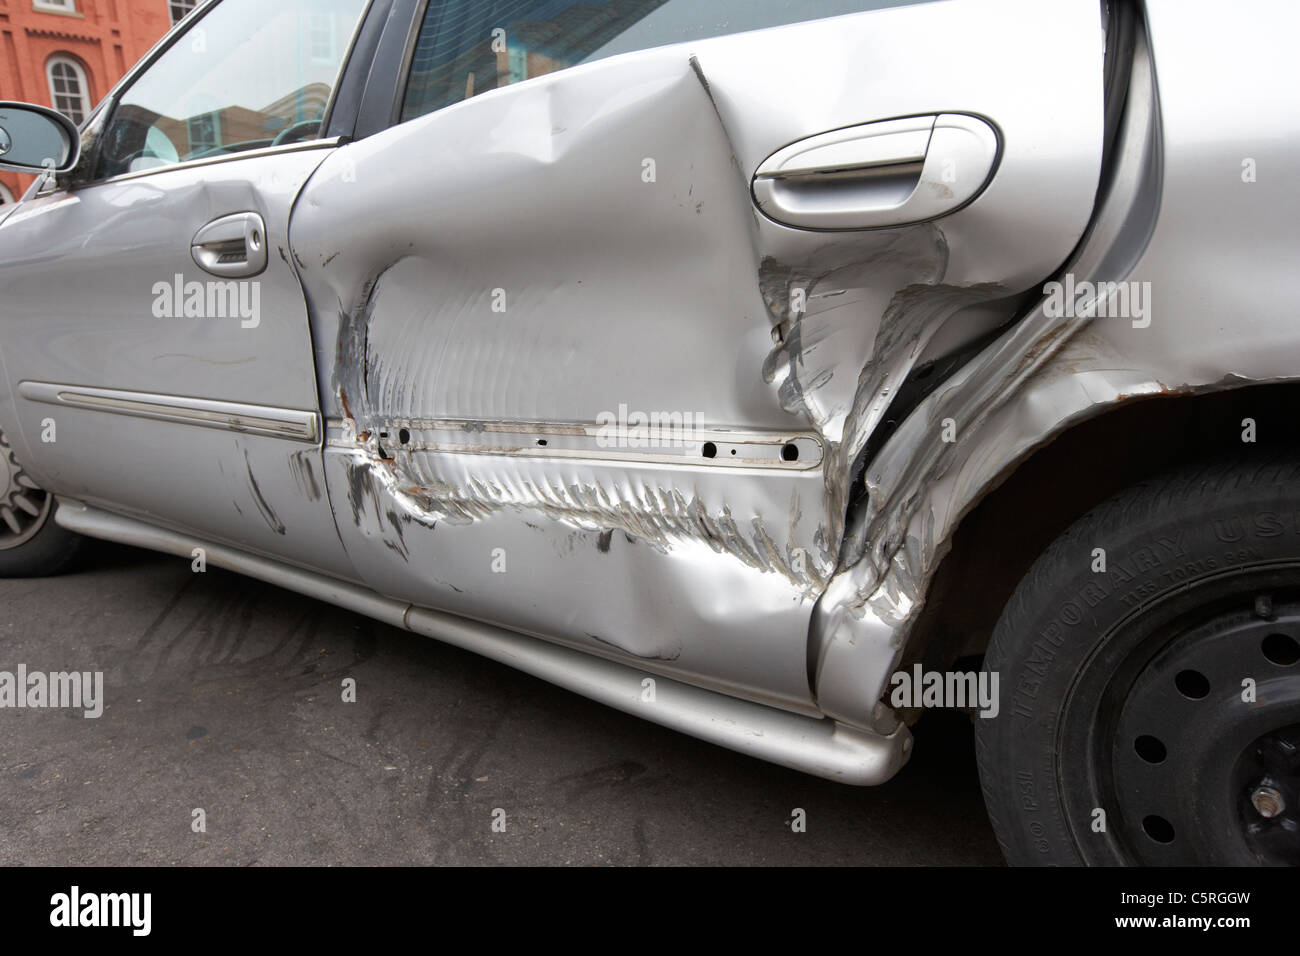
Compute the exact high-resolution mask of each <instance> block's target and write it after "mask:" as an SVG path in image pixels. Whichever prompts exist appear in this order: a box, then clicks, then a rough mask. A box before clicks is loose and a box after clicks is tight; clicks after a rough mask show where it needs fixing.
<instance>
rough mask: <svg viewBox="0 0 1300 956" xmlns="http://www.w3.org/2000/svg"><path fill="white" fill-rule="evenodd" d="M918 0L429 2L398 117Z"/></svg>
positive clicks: (436, 0) (404, 117) (435, 0)
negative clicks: (621, 59)
mask: <svg viewBox="0 0 1300 956" xmlns="http://www.w3.org/2000/svg"><path fill="white" fill-rule="evenodd" d="M915 2H918V0H429V6H428V8H427V9H426V11H425V15H424V21H423V23H422V24H421V27H420V35H419V38H418V40H417V41H416V47H415V54H414V56H413V57H412V60H411V72H410V76H409V78H408V80H407V87H406V95H405V98H404V100H403V103H402V114H401V118H402V120H403V121H406V120H409V119H414V118H415V117H417V116H423V115H424V114H425V113H431V112H433V111H434V110H438V109H442V108H443V107H444V106H450V105H451V104H453V103H459V102H460V101H461V100H464V99H468V98H469V97H471V96H474V95H476V94H478V93H485V92H487V91H488V90H495V89H498V88H499V87H502V86H507V85H509V84H511V83H518V82H521V81H522V80H527V79H531V78H532V77H535V76H543V75H544V74H547V73H554V72H556V71H558V70H563V69H566V68H568V67H570V66H576V65H578V64H579V63H587V62H590V61H592V60H597V59H601V58H603V57H607V56H613V55H615V54H617V53H627V52H630V51H633V50H644V49H649V48H650V47H656V46H664V45H666V44H669V43H681V42H684V41H686V40H700V39H705V38H708V37H715V36H723V35H725V34H728V33H739V32H742V31H745V30H757V29H760V28H762V27H772V26H780V25H782V24H786V23H797V22H800V21H803V20H817V19H820V18H822V17H833V16H838V15H840V14H845V13H856V12H859V11H862V10H872V9H876V8H879V7H891V6H901V5H903V4H907V3H915Z"/></svg>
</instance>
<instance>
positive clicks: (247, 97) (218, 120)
mask: <svg viewBox="0 0 1300 956" xmlns="http://www.w3.org/2000/svg"><path fill="white" fill-rule="evenodd" d="M365 5H366V0H276V2H275V3H266V2H265V0H225V2H223V3H221V4H218V5H217V6H216V8H214V9H213V10H212V11H211V12H209V13H208V14H207V15H206V16H204V17H203V18H202V19H201V20H200V21H198V22H197V23H196V24H195V25H194V27H193V28H192V29H190V30H189V31H188V32H186V33H185V34H184V35H183V36H181V37H180V38H179V40H178V41H177V42H176V43H174V44H173V45H172V46H171V47H170V48H168V50H167V52H166V53H164V54H163V55H162V56H161V57H160V58H159V59H158V60H157V61H156V62H155V63H154V64H153V65H152V66H150V67H149V69H148V70H147V71H146V72H145V73H144V74H143V75H142V76H141V77H140V78H139V79H138V80H136V82H134V83H133V84H132V85H131V86H130V87H129V88H128V89H127V90H126V91H125V92H124V93H123V95H122V97H121V101H120V103H119V105H118V107H117V109H116V111H115V112H114V114H113V118H112V120H111V121H110V123H109V125H108V128H107V129H106V130H105V132H104V137H103V145H102V147H101V154H100V166H99V170H98V175H99V176H114V175H117V174H119V173H125V172H134V171H138V170H141V169H149V168H152V167H154V166H162V165H166V164H169V163H175V162H185V161H187V160H193V159H204V158H207V157H211V156H220V155H225V154H228V153H234V152H240V151H243V150H249V149H259V148H262V147H264V146H272V145H280V144H284V143H296V142H303V141H305V140H310V139H315V138H317V137H318V136H319V135H320V133H321V121H322V119H323V118H324V115H325V108H326V105H327V104H328V102H329V99H330V94H331V93H332V91H333V86H334V83H335V80H336V77H337V76H338V74H339V69H340V67H341V65H342V62H343V58H344V56H346V55H347V51H348V46H349V44H350V43H351V40H352V33H353V30H354V28H355V27H356V23H357V20H358V18H359V17H360V16H361V13H362V11H363V10H364V8H365Z"/></svg>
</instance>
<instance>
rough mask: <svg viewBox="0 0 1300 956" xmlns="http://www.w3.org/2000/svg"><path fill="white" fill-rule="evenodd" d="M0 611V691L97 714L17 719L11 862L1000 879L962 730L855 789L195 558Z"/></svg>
mask: <svg viewBox="0 0 1300 956" xmlns="http://www.w3.org/2000/svg"><path fill="white" fill-rule="evenodd" d="M0 607H3V608H4V611H3V614H2V615H0V670H8V671H13V670H14V669H16V667H17V665H18V664H19V663H24V664H26V665H27V667H28V669H29V670H45V671H52V670H79V671H87V670H90V671H94V670H102V671H103V672H104V695H105V698H106V704H105V709H104V714H103V716H102V717H100V718H99V719H97V720H87V719H85V718H84V717H82V715H81V711H79V710H78V711H72V710H67V711H64V710H12V709H5V710H0V781H2V782H0V864H4V865H14V864H43V865H56V864H62V865H77V866H82V865H109V866H117V865H129V864H188V865H193V864H226V865H247V864H263V865H274V864H333V865H359V864H427V863H435V864H578V865H589V864H978V863H1000V862H1001V858H1000V855H999V854H998V850H997V845H996V843H995V842H994V839H993V835H992V832H991V831H990V829H989V826H988V824H987V822H986V821H985V817H984V807H983V804H982V802H981V799H980V794H979V786H978V782H977V779H976V772H975V761H974V754H973V749H972V743H971V729H970V723H969V720H967V719H966V718H964V717H961V716H959V715H947V714H933V715H930V716H928V717H927V718H926V720H925V721H924V722H923V724H922V725H921V727H920V728H919V730H920V732H921V740H920V741H919V744H918V747H917V752H916V755H915V756H914V758H913V760H912V762H911V764H910V765H909V766H908V767H906V768H905V769H904V770H903V772H902V774H901V775H900V776H899V777H898V778H896V779H895V780H893V781H892V782H891V783H889V784H888V785H886V786H884V787H879V788H875V789H855V788H851V787H845V786H841V785H838V784H834V783H829V782H826V781H822V780H817V779H814V778H811V777H806V776H804V775H802V774H799V773H795V772H793V771H789V770H785V769H783V768H780V767H774V766H770V765H767V764H764V763H761V762H759V761H757V760H753V759H750V758H746V757H742V756H740V755H738V754H733V753H731V752H730V751H726V750H722V749H719V748H717V747H714V746H712V745H709V744H705V743H702V742H700V741H696V740H692V739H690V738H688V737H684V736H681V735H679V734H676V733H673V732H671V731H668V730H664V729H662V728H659V727H656V726H654V725H652V724H649V723H645V722H643V721H641V720H638V719H636V718H634V717H631V716H627V715H624V714H621V713H618V712H616V711H613V710H610V709H608V708H606V707H602V706H601V705H599V704H595V703H592V702H590V701H587V700H584V699H583V698H580V697H577V696H575V695H573V694H570V693H568V692H566V691H563V690H560V689H558V688H555V687H552V686H551V685H549V684H546V683H544V682H542V681H540V680H536V679H534V678H532V677H529V676H527V675H524V674H520V673H518V672H515V671H512V670H510V669H509V668H506V667H504V666H501V665H498V664H494V663H492V662H490V661H487V660H484V659H482V658H479V657H476V656H475V655H473V654H469V653H465V652H462V651H459V650H456V649H454V648H450V647H447V646H444V645H441V644H438V643H437V642H435V641H430V640H428V639H427V638H422V637H417V636H415V635H412V634H407V633H404V632H402V631H400V630H397V629H395V628H391V627H387V626H384V625H381V624H378V623H374V622H371V621H369V620H368V619H366V618H363V617H359V616H357V615H355V614H352V613H349V612H347V611H342V610H339V609H337V608H334V607H332V606H330V605H327V604H323V603H321V602H319V601H315V600H311V599H308V598H304V597H301V596H299V595H297V594H294V593H291V592H289V591H284V590H281V589H279V588H275V587H272V586H270V585H266V584H262V583H260V582H257V581H253V580H251V579H248V578H244V577H241V576H239V575H235V574H230V573H227V572H224V571H220V570H216V569H211V568H210V569H209V570H208V571H207V572H206V573H204V574H194V573H193V572H191V570H190V562H189V559H179V558H170V557H165V556H160V555H155V554H150V553H146V552H140V551H134V550H131V549H126V548H118V547H111V546H108V545H100V546H97V547H96V549H95V553H94V555H93V556H92V557H91V558H90V559H89V561H88V562H87V567H86V569H85V570H82V571H80V572H77V573H74V574H71V575H68V576H65V577H61V578H54V579H47V580H0ZM347 677H351V678H355V680H356V688H357V691H356V692H357V702H356V703H344V702H343V700H342V681H343V679H344V678H347ZM796 807H800V808H803V809H804V810H805V811H806V813H807V831H806V832H804V833H793V832H791V828H790V826H789V822H788V821H789V820H790V818H791V811H792V810H793V809H794V808H796ZM195 808H202V809H203V810H204V813H205V814H206V820H207V832H206V833H194V832H192V831H191V820H192V812H193V810H194V809H195ZM498 808H500V809H502V810H504V811H505V814H506V817H505V818H506V832H504V833H494V832H493V830H492V821H493V811H494V810H496V809H498Z"/></svg>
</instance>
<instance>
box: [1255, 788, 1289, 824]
mask: <svg viewBox="0 0 1300 956" xmlns="http://www.w3.org/2000/svg"><path fill="white" fill-rule="evenodd" d="M1250 803H1251V806H1253V807H1254V808H1255V811H1256V812H1257V813H1258V814H1259V815H1260V816H1261V817H1268V818H1271V817H1275V816H1277V815H1278V814H1279V813H1281V812H1282V811H1283V810H1285V809H1286V800H1284V799H1283V798H1282V794H1281V793H1279V792H1278V791H1277V790H1275V789H1273V788H1272V787H1256V788H1255V792H1254V793H1252V794H1251V795H1250Z"/></svg>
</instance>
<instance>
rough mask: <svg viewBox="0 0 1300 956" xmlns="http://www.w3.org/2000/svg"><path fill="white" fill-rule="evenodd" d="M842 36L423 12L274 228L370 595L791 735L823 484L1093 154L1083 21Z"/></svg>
mask: <svg viewBox="0 0 1300 956" xmlns="http://www.w3.org/2000/svg"><path fill="white" fill-rule="evenodd" d="M874 6H879V4H873V3H870V2H865V0H864V2H861V3H849V4H845V3H841V2H822V0H814V2H810V3H807V4H801V5H798V7H797V8H796V10H794V11H792V10H791V9H790V8H789V5H787V4H784V3H767V2H764V3H747V4H743V5H739V4H732V3H728V4H721V5H714V4H698V3H695V2H693V0H667V2H655V0H609V2H604V3H591V2H586V3H571V2H567V0H524V2H516V3H504V2H501V3H496V2H473V0H430V2H429V3H428V5H427V8H426V9H425V11H424V13H423V15H422V16H421V17H420V18H418V22H417V23H416V29H415V30H413V31H412V37H411V40H410V46H409V50H408V54H407V56H406V57H405V60H404V62H405V63H407V64H408V66H406V67H405V68H404V72H403V76H402V78H401V82H399V83H398V84H397V88H398V90H399V97H398V99H397V101H396V102H394V103H393V104H392V111H391V122H386V123H385V124H384V125H385V126H386V127H387V128H384V129H382V130H381V131H378V132H376V133H375V134H374V135H372V136H369V137H367V138H364V139H361V140H359V141H358V142H355V143H351V144H348V145H346V146H344V147H343V148H341V149H339V150H337V151H335V152H333V153H332V154H330V155H329V156H328V157H327V158H326V159H325V161H324V162H323V163H322V164H321V166H320V168H319V169H318V170H317V172H316V173H315V175H314V176H313V177H312V179H311V181H310V182H309V183H308V184H307V186H306V187H305V188H304V190H303V194H302V197H301V199H300V201H299V203H298V205H297V207H296V210H295V213H294V217H293V221H292V226H291V236H290V238H291V243H292V248H293V253H294V256H295V258H296V260H297V262H298V263H299V271H300V275H301V279H302V282H303V286H304V288H305V290H306V294H307V298H308V304H309V310H310V313H311V324H312V334H313V339H314V343H315V348H316V351H317V357H318V366H319V368H320V370H321V372H320V375H321V381H320V386H321V388H320V391H321V400H322V408H323V411H324V414H325V417H326V431H327V435H326V439H327V441H326V449H325V462H326V463H325V468H326V474H327V482H326V484H327V487H328V492H329V496H330V499H331V502H332V504H333V508H334V512H335V515H336V518H337V521H338V525H339V529H340V534H341V535H342V537H343V539H344V542H345V546H346V548H347V551H348V554H349V556H350V558H351V560H352V563H353V564H354V565H355V567H356V568H357V569H358V572H359V574H360V575H361V576H362V577H363V578H364V579H365V581H366V583H367V584H368V585H370V586H371V587H372V588H374V589H375V590H377V591H379V592H381V593H383V594H385V595H387V596H389V597H393V598H397V599H400V600H402V601H409V602H412V603H414V604H417V605H423V606H426V607H433V608H437V609H441V610H445V611H450V612H453V613H455V614H458V615H463V616H467V617H471V618H477V619H480V620H483V621H488V622H493V623H497V624H501V625H504V626H507V627H509V628H512V629H515V630H519V631H524V632H526V633H530V634H534V635H537V636H540V637H544V638H546V639H548V640H552V641H557V642H560V643H564V644H568V645H571V646H574V647H577V648H580V649H582V650H584V651H588V652H591V653H595V654H599V655H604V656H607V657H611V658H614V659H618V660H622V661H625V662H629V663H633V664H634V665H635V666H636V667H637V668H638V669H641V670H645V671H650V672H652V673H663V674H668V675H671V676H673V677H676V678H679V679H681V680H684V681H687V682H690V683H695V684H698V685H702V686H706V687H712V688H716V689H720V690H723V691H725V692H727V693H730V694H733V695H736V696H741V697H746V698H749V699H752V700H757V701H762V702H764V703H769V704H773V705H775V706H778V707H782V708H785V709H788V710H792V711H797V712H802V713H809V714H813V715H820V714H821V713H823V712H824V710H823V708H822V706H821V702H820V701H819V699H818V688H817V687H816V686H814V681H813V674H814V670H815V669H814V668H813V667H811V666H810V664H811V663H813V662H810V660H809V648H808V630H809V622H810V619H811V615H812V612H813V608H814V606H815V605H816V603H817V601H818V600H819V598H820V597H821V596H822V594H823V592H824V590H825V588H826V585H827V582H828V580H829V578H830V576H831V574H832V573H833V571H834V570H835V569H836V566H837V561H838V558H839V548H840V544H841V541H842V538H843V535H844V525H845V515H846V510H847V508H848V507H849V500H850V489H851V487H852V485H853V477H854V474H855V466H856V464H857V462H858V461H859V459H860V456H861V455H862V453H863V451H864V449H865V448H866V446H867V443H868V441H869V440H870V438H871V436H872V434H873V433H874V432H876V430H877V429H878V428H879V427H880V425H881V423H882V421H884V420H885V418H886V415H887V413H888V411H889V408H890V405H891V402H893V400H894V397H895V395H896V394H897V390H898V388H899V386H900V384H901V383H902V382H903V380H904V378H906V377H907V376H908V374H909V372H911V371H912V370H913V369H915V368H918V367H921V366H923V365H925V364H926V363H929V362H932V361H936V360H939V359H942V358H944V357H946V356H950V355H953V354H956V353H959V352H960V351H961V350H962V349H963V348H964V347H966V346H968V345H970V344H971V343H973V342H976V341H978V340H980V339H981V338H983V337H984V336H987V335H988V334H989V333H990V332H992V331H994V330H996V329H998V328H1000V327H1002V326H1004V325H1005V324H1006V323H1008V322H1009V321H1011V320H1012V319H1013V318H1014V316H1015V315H1016V312H1017V309H1018V308H1019V306H1020V304H1021V302H1022V301H1023V297H1024V294H1025V293H1026V292H1027V291H1029V290H1033V289H1034V288H1035V287H1037V286H1038V285H1040V284H1041V282H1042V281H1043V279H1044V278H1045V277H1048V276H1050V275H1051V274H1052V273H1053V272H1054V270H1056V269H1057V267H1058V266H1059V265H1060V264H1061V263H1062V262H1063V261H1065V260H1066V258H1067V256H1068V255H1069V254H1070V252H1071V250H1072V249H1073V248H1074V247H1075V245H1076V244H1077V243H1078V241H1079V239H1080V237H1081V236H1082V235H1083V233H1084V230H1085V228H1086V226H1087V224H1088V221H1089V218H1090V215H1091V213H1092V209H1093V206H1094V202H1095V199H1096V192H1097V187H1098V180H1099V173H1100V165H1101V154H1102V140H1103V90H1102V86H1103V79H1102V78H1103V62H1102V61H1103V51H1104V30H1103V24H1102V21H1101V9H1100V5H1099V4H1098V3H1097V2H1096V0H1060V2H1056V3H1052V4H1044V3H1041V2H1039V0H999V2H984V0H960V2H945V3H928V4H915V5H903V6H898V7H895V8H891V9H882V10H867V9H866V8H870V7H874ZM796 11H797V12H796ZM853 11H863V12H853ZM796 20H798V21H804V22H791V21H796ZM758 27H775V28H774V29H755V28H758ZM936 427H941V423H936ZM849 696H850V697H851V691H850V694H849ZM875 703H876V702H875V700H868V699H863V700H857V701H853V700H850V701H849V704H848V705H847V706H846V705H844V703H843V701H841V703H840V705H839V706H837V709H836V713H835V714H834V716H836V717H837V718H838V719H840V720H842V721H845V722H849V723H854V722H856V723H861V724H866V723H868V722H869V721H870V720H871V715H872V712H873V710H874V708H875ZM900 732H901V733H902V734H905V733H906V731H905V730H902V731H900Z"/></svg>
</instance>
